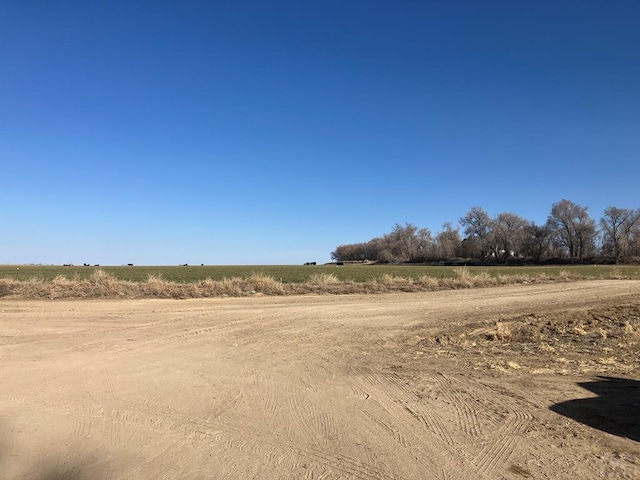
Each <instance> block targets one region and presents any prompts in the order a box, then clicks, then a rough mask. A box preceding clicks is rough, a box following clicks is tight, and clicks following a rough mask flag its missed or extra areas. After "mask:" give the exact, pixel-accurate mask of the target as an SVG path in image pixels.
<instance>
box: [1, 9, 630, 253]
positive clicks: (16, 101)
mask: <svg viewBox="0 0 640 480" xmlns="http://www.w3.org/2000/svg"><path fill="white" fill-rule="evenodd" d="M639 25H640V2H638V1H637V0H600V1H593V0H576V1H571V0H562V1H559V2H558V1H552V0H543V1H536V2H531V1H529V2H518V1H513V0H508V1H507V0H505V1H477V0H469V1H455V0H454V1H376V0H367V1H364V0H363V1H344V0H341V1H333V0H329V1H323V2H305V1H299V0H297V1H288V0H286V1H284V0H283V1H275V2H264V1H257V0H256V1H242V0H239V1H238V0H234V1H163V0H154V1H126V2H125V1H120V0H111V1H102V2H97V1H72V0H71V1H60V2H55V1H54V2H49V1H42V0H33V1H31V0H24V1H23V0H20V1H18V0H4V1H0V175H1V177H0V219H1V222H2V224H1V227H0V263H57V264H60V263H68V262H72V263H76V264H78V263H79V264H82V263H83V262H89V263H100V264H106V265H120V264H123V263H129V262H133V263H136V264H141V265H143V264H145V265H173V264H178V263H190V264H191V263H193V264H200V263H206V264H299V263H303V262H305V261H317V262H324V261H328V260H329V256H330V253H331V251H332V250H333V249H334V248H335V247H336V246H338V245H340V244H345V243H355V242H362V241H367V240H369V239H371V238H373V237H376V236H379V235H382V234H384V233H387V232H389V231H390V230H391V228H392V226H393V225H394V224H395V223H404V222H411V223H414V224H416V225H418V226H419V227H428V228H430V229H431V230H432V231H434V233H435V232H437V231H439V230H440V229H441V226H442V224H443V223H444V222H447V221H450V222H452V223H453V224H454V225H455V224H457V222H458V219H459V218H460V217H461V216H463V215H464V214H465V213H466V211H468V210H469V209H470V208H471V207H472V206H474V205H479V206H481V207H483V208H484V209H485V210H487V211H488V212H489V214H490V215H492V216H493V215H496V214H498V213H500V212H503V211H508V212H513V213H517V214H519V215H521V216H523V217H525V218H527V219H529V220H534V221H536V222H537V223H544V222H545V220H546V218H547V215H548V214H549V211H550V209H551V204H552V203H554V202H557V201H559V200H561V199H563V198H567V199H569V200H571V201H573V202H576V203H578V204H581V205H585V206H588V207H589V209H590V213H591V215H592V216H593V217H594V218H595V219H596V220H597V219H598V218H600V216H602V213H603V211H604V209H605V208H606V207H607V206H610V205H615V206H618V207H624V208H634V209H635V208H639V207H640V190H639V188H638V187H639V185H640V156H639V152H640V27H639Z"/></svg>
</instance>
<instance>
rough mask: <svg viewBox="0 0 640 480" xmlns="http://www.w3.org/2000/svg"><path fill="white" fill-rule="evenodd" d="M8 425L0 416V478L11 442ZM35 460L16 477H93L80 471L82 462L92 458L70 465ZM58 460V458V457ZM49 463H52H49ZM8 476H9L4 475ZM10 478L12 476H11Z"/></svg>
mask: <svg viewBox="0 0 640 480" xmlns="http://www.w3.org/2000/svg"><path fill="white" fill-rule="evenodd" d="M8 432H10V430H9V427H8V425H7V422H5V421H4V420H3V419H2V418H0V479H4V478H5V477H4V476H3V473H6V472H4V471H3V470H4V469H3V468H2V467H8V465H7V462H9V460H10V458H9V457H11V455H12V453H11V448H12V443H11V441H10V440H9V433H8ZM31 460H34V461H35V465H34V466H33V467H31V468H29V470H28V471H27V472H24V473H22V474H18V477H17V478H20V479H23V478H24V479H28V480H89V479H91V478H95V477H93V476H89V475H87V474H84V473H83V472H82V469H83V466H84V465H83V464H89V465H91V464H94V463H95V462H94V461H93V459H88V458H83V459H78V462H76V463H74V464H71V465H64V464H63V465H55V462H54V461H53V460H47V461H43V460H38V459H31ZM58 460H59V459H58ZM51 463H54V464H53V465H51ZM6 478H9V477H6ZM11 478H14V477H13V476H12V477H11Z"/></svg>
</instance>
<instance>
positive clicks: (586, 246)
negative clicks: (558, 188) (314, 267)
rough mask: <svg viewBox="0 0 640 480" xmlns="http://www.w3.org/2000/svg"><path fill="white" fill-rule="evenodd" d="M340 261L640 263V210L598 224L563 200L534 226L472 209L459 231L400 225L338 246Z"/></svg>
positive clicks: (615, 213)
mask: <svg viewBox="0 0 640 480" xmlns="http://www.w3.org/2000/svg"><path fill="white" fill-rule="evenodd" d="M331 257H332V258H333V259H334V260H335V261H337V262H346V261H365V260H366V261H374V262H389V263H405V262H408V263H427V262H429V263H433V262H443V263H447V264H451V263H458V264H466V265H497V264H503V265H523V264H528V265H531V264H535V265H546V264H594V263H596V264H636V265H637V264H640V208H639V209H637V210H633V209H629V208H618V207H608V208H607V209H605V211H604V213H603V215H602V217H600V219H599V221H598V222H596V220H594V219H593V218H592V217H591V216H590V214H589V209H588V208H587V207H585V206H582V205H578V204H576V203H573V202H571V201H569V200H566V199H565V200H561V201H559V202H557V203H554V204H553V205H552V206H551V211H550V213H549V216H548V217H547V221H546V222H545V223H544V224H543V225H536V224H535V222H532V221H529V220H527V219H526V218H523V217H521V216H519V215H517V214H515V213H511V212H502V213H499V214H498V215H496V216H495V217H491V216H490V215H489V214H488V213H487V212H486V211H485V210H484V209H483V208H482V207H478V206H476V207H473V208H471V209H470V210H469V211H468V212H467V213H466V214H465V215H464V216H462V217H461V218H460V219H459V220H458V226H456V227H454V226H453V225H452V224H451V223H445V224H444V225H443V226H442V230H441V231H440V232H437V233H435V234H433V233H432V232H431V230H429V229H428V228H419V227H417V226H416V225H413V224H411V223H407V224H405V225H404V226H403V225H400V224H396V225H395V226H394V227H393V229H392V231H391V232H390V233H387V234H385V235H382V236H381V237H376V238H373V239H371V240H368V241H365V242H362V243H353V244H346V245H340V246H338V247H337V248H336V249H335V250H334V251H333V252H332V253H331Z"/></svg>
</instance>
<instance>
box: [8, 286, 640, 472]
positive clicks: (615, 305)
mask: <svg viewBox="0 0 640 480" xmlns="http://www.w3.org/2000/svg"><path fill="white" fill-rule="evenodd" d="M639 294H640V282H638V281H629V280H618V281H615V280H611V281H609V280H607V281H604V280H603V281H589V282H575V283H563V284H547V285H522V286H510V287H496V288H486V289H477V290H474V289H469V290H458V291H442V292H429V293H398V294H384V295H348V296H315V295H309V296H291V297H253V298H218V299H191V300H64V301H61V300H58V301H51V300H38V301H22V300H6V299H5V300H0V385H1V388H0V466H1V468H0V479H3V480H4V479H36V480H45V479H46V480H62V479H73V480H84V479H104V480H116V479H128V478H138V479H154V480H156V479H174V478H175V479H185V478H187V479H188V478H212V479H213V478H216V479H218V478H224V479H247V478H291V479H298V478H306V479H337V478H352V479H353V478H355V479H425V478H442V479H495V478H508V479H523V478H546V479H558V478H566V479H575V478H625V479H627V478H628V479H634V478H639V477H640V422H639V421H638V420H637V417H638V416H637V411H638V407H640V382H639V381H638V380H639V374H640V362H639V358H638V342H639V341H640V337H639V332H640V295H639Z"/></svg>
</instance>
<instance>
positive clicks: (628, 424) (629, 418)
mask: <svg viewBox="0 0 640 480" xmlns="http://www.w3.org/2000/svg"><path fill="white" fill-rule="evenodd" d="M598 378H599V379H600V380H597V381H594V382H583V383H579V384H578V385H580V386H581V387H583V388H585V389H587V390H589V391H591V392H593V393H595V394H597V395H598V396H597V397H595V398H583V399H578V400H570V401H568V402H562V403H558V404H556V405H553V406H551V407H550V408H551V410H553V411H554V412H556V413H559V414H560V415H564V416H565V417H569V418H573V419H574V420H577V421H578V422H580V423H584V424H585V425H589V426H590V427H593V428H597V429H598V430H602V431H603V432H607V433H611V434H613V435H618V436H619V437H626V438H629V439H631V440H634V441H636V442H640V415H638V411H640V381H638V380H631V379H627V378H615V377H598Z"/></svg>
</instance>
